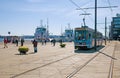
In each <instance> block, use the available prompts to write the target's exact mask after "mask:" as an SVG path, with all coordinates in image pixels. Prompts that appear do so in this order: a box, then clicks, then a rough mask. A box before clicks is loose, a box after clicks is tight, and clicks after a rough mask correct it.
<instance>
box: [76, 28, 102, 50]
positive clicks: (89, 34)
mask: <svg viewBox="0 0 120 78" xmlns="http://www.w3.org/2000/svg"><path fill="white" fill-rule="evenodd" d="M102 40H103V35H102V33H100V32H97V36H96V46H101V45H102ZM94 44H95V32H94V29H92V28H89V27H87V26H82V27H79V28H75V30H74V48H75V49H90V48H93V47H94Z"/></svg>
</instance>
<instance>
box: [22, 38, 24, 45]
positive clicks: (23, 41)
mask: <svg viewBox="0 0 120 78" xmlns="http://www.w3.org/2000/svg"><path fill="white" fill-rule="evenodd" d="M23 43H24V39H23V38H22V39H21V46H23Z"/></svg>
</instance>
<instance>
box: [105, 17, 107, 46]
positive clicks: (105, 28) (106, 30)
mask: <svg viewBox="0 0 120 78" xmlns="http://www.w3.org/2000/svg"><path fill="white" fill-rule="evenodd" d="M106 33H107V18H106V17H105V45H106Z"/></svg>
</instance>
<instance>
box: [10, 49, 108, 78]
mask: <svg viewBox="0 0 120 78" xmlns="http://www.w3.org/2000/svg"><path fill="white" fill-rule="evenodd" d="M106 48H107V47H106ZM106 48H104V49H103V50H105V49H106ZM103 50H102V51H103ZM99 54H100V52H98V53H97V54H96V55H95V56H94V57H92V58H91V59H89V60H88V61H87V62H85V63H84V64H83V65H82V66H79V67H78V68H77V70H75V71H73V72H72V73H71V74H70V75H68V76H67V77H66V78H71V77H72V76H74V75H75V74H76V73H77V72H78V71H80V70H81V69H82V68H84V67H85V66H86V65H87V64H88V63H89V62H90V61H92V60H93V59H94V58H95V57H97V56H98V55H99ZM75 55H76V54H72V55H70V56H67V57H64V58H61V59H58V60H55V61H52V62H49V63H47V64H44V65H42V66H39V67H35V68H33V69H30V70H27V71H25V72H22V73H19V74H16V75H14V76H12V77H11V78H16V77H19V76H21V75H24V74H26V73H28V72H31V71H34V70H37V69H39V68H43V67H45V66H48V65H51V64H53V63H56V62H59V61H62V60H65V59H67V58H70V57H73V56H75Z"/></svg>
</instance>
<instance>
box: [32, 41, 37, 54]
mask: <svg viewBox="0 0 120 78" xmlns="http://www.w3.org/2000/svg"><path fill="white" fill-rule="evenodd" d="M32 43H33V47H34V53H37V43H38V42H37V41H36V40H35V39H34V40H33V42H32Z"/></svg>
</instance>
